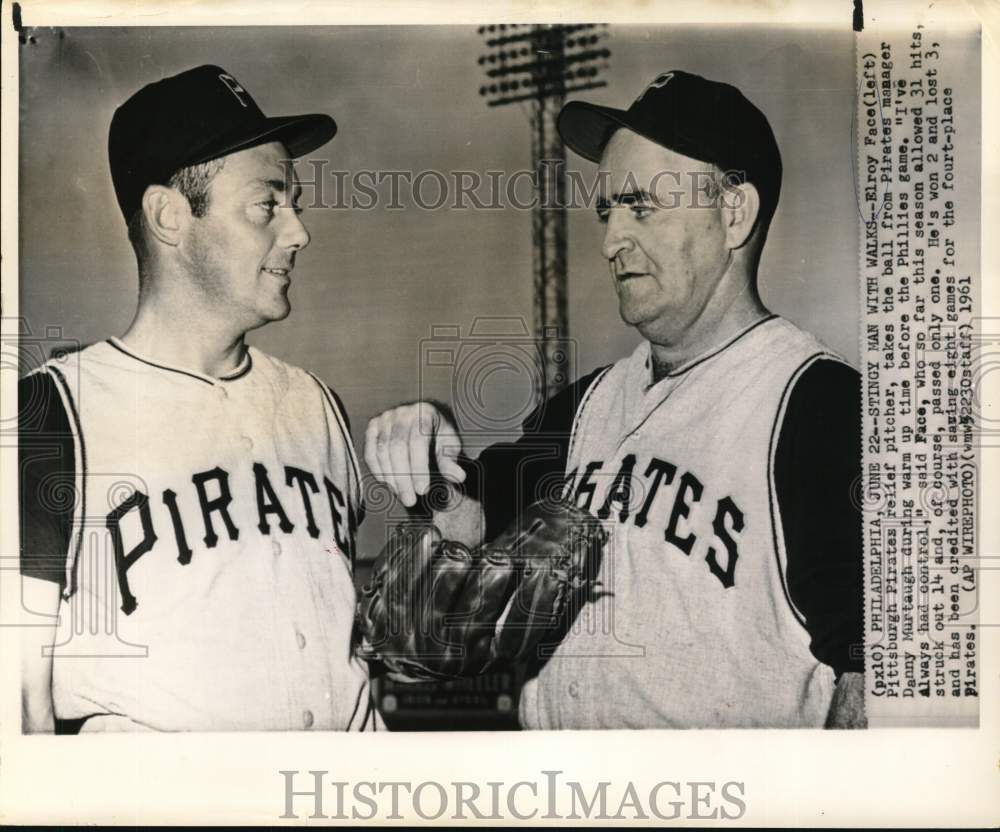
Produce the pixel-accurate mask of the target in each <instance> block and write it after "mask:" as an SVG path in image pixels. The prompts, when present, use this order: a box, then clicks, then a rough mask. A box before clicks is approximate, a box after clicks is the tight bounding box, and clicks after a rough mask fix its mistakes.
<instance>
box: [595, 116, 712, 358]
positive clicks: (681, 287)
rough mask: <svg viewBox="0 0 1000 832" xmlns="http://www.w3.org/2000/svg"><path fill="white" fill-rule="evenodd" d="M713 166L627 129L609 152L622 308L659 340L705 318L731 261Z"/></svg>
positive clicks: (613, 248)
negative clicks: (714, 193) (712, 192)
mask: <svg viewBox="0 0 1000 832" xmlns="http://www.w3.org/2000/svg"><path fill="white" fill-rule="evenodd" d="M713 172H714V169H713V167H712V165H710V164H709V163H707V162H700V161H697V160H695V159H691V158H689V157H687V156H681V155H680V154H679V153H675V152H673V151H671V150H667V149H666V148H665V147H661V146H660V145H658V144H654V143H653V142H651V141H649V140H648V139H644V138H643V137H642V136H639V135H637V134H636V133H633V132H632V131H631V130H627V129H625V128H622V129H620V130H618V131H617V132H616V133H615V134H614V135H613V136H612V137H611V141H609V142H608V145H607V147H606V148H605V150H604V155H603V156H602V158H601V167H600V172H599V177H600V178H599V190H598V196H599V200H598V207H597V214H598V218H599V219H600V221H601V222H602V223H604V224H606V226H607V230H606V232H605V235H604V244H603V246H602V253H603V254H604V256H605V257H606V258H607V259H608V263H609V265H610V268H611V277H612V280H613V281H614V286H615V290H616V291H617V293H618V311H619V313H620V314H621V316H622V320H624V321H625V323H627V324H629V325H631V326H635V327H637V328H638V329H639V331H640V332H641V333H642V334H643V336H644V337H646V338H647V339H648V340H650V341H652V342H653V343H664V344H667V343H674V342H676V340H677V338H678V337H679V336H681V335H683V333H684V332H685V331H686V330H687V329H688V328H690V327H691V326H692V325H693V324H694V323H696V322H697V320H698V318H699V317H700V315H701V314H702V312H703V311H704V309H705V306H706V304H707V303H708V301H709V300H710V299H711V297H712V294H713V293H714V291H715V289H716V287H717V286H718V284H719V281H720V279H721V278H722V275H723V274H724V273H725V270H726V267H727V266H728V264H729V261H730V251H729V248H728V247H727V245H726V235H725V230H724V228H723V225H722V215H721V211H720V208H719V204H718V200H710V199H709V198H708V196H707V195H706V191H705V189H706V186H707V184H708V182H709V179H710V177H711V176H712V174H713ZM699 188H700V189H701V192H700V193H699V192H698V189H699Z"/></svg>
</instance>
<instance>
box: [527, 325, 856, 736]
mask: <svg viewBox="0 0 1000 832" xmlns="http://www.w3.org/2000/svg"><path fill="white" fill-rule="evenodd" d="M831 357H832V358H837V357H836V356H832V355H831V353H830V352H829V351H828V350H827V349H826V348H825V347H823V346H822V345H821V344H820V343H819V342H818V341H817V340H815V339H814V338H813V337H812V336H811V335H808V334H807V333H805V332H803V331H801V330H799V329H798V328H796V327H795V326H794V325H792V324H791V323H789V322H787V321H785V320H783V319H780V318H777V317H773V316H772V317H770V318H766V319H764V320H763V321H760V322H758V323H756V324H754V325H753V326H751V327H748V328H747V329H745V330H744V331H743V332H742V333H740V334H739V335H737V336H736V337H735V338H733V339H731V340H730V341H729V342H728V343H727V344H725V345H723V346H722V347H720V348H718V349H716V350H714V351H712V352H711V353H709V354H708V355H706V356H703V357H701V358H700V359H698V360H696V361H694V362H692V363H690V364H688V365H687V366H685V367H681V368H679V369H678V370H676V371H675V372H672V373H671V374H670V375H668V376H667V377H665V378H663V379H661V380H660V381H659V382H658V383H655V384H651V382H652V375H651V363H650V347H649V344H648V342H644V343H643V344H642V345H641V346H640V347H639V348H638V349H636V351H635V352H634V353H633V354H632V355H631V356H630V357H629V358H626V359H623V360H621V361H619V362H618V363H616V364H614V365H613V366H612V367H610V368H609V369H607V370H606V371H605V372H604V373H603V375H602V376H600V377H598V378H597V379H596V380H595V381H594V382H593V383H592V384H591V385H590V387H589V389H588V391H587V394H586V396H585V398H584V399H583V401H582V402H581V404H580V407H579V409H578V411H577V415H576V419H575V422H574V425H573V432H572V436H571V439H570V445H569V453H568V462H567V473H566V477H567V489H568V491H569V493H570V494H572V495H573V496H574V497H575V501H576V503H577V504H578V505H580V506H582V507H584V508H587V509H589V510H590V511H591V512H592V513H594V514H596V515H597V516H598V517H600V518H601V519H602V520H605V521H606V526H607V528H608V530H609V533H610V537H609V542H608V544H607V545H606V547H605V550H604V552H603V557H602V562H601V567H600V572H599V587H598V589H597V591H596V592H595V593H594V596H593V597H592V598H591V599H590V600H589V601H588V603H586V604H585V605H584V607H583V609H582V610H581V612H580V615H579V616H578V618H577V620H576V621H575V623H574V625H573V627H572V629H571V631H570V633H569V634H568V635H567V636H566V638H565V639H564V640H563V641H562V642H561V643H560V645H559V646H558V647H557V648H556V650H555V651H554V655H553V656H552V657H551V658H550V659H549V660H548V661H547V663H545V664H544V665H543V666H542V668H541V670H540V671H539V673H538V675H537V676H535V677H534V678H532V679H530V680H529V681H528V682H527V683H526V685H525V687H524V690H523V693H522V699H521V706H520V716H521V722H522V724H523V725H524V726H525V727H529V728H627V727H662V728H669V727H713V728H721V727H754V726H762V727H792V726H821V725H822V724H823V721H824V719H825V717H826V715H827V712H828V710H829V706H830V702H831V698H832V694H833V689H834V674H833V671H832V669H831V668H830V667H829V666H827V665H825V664H822V663H821V662H819V661H818V660H817V659H816V658H815V656H813V655H812V653H811V652H810V650H809V635H808V633H807V631H806V629H805V627H804V625H803V619H802V616H801V614H800V612H799V611H798V610H797V609H796V608H795V606H794V604H793V603H792V601H791V598H790V596H789V593H788V591H787V587H786V581H785V550H784V534H783V531H782V526H781V517H780V516H779V513H778V511H777V502H776V500H775V495H774V454H775V448H776V444H777V437H778V432H779V429H780V426H781V422H782V416H783V409H784V407H785V405H786V403H787V398H788V394H789V391H790V390H791V389H792V386H793V385H794V383H795V381H796V379H797V378H798V377H799V376H800V375H801V374H802V373H803V372H804V371H805V370H806V369H807V368H808V367H809V366H810V365H811V364H812V363H813V362H815V361H817V360H819V359H821V358H831Z"/></svg>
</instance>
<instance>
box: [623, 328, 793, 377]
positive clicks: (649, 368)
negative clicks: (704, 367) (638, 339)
mask: <svg viewBox="0 0 1000 832" xmlns="http://www.w3.org/2000/svg"><path fill="white" fill-rule="evenodd" d="M777 317H778V316H777V315H775V314H773V313H772V314H770V315H766V316H765V317H763V318H759V319H758V320H756V321H754V322H753V323H752V324H748V325H747V326H745V327H743V329H741V330H740V331H739V332H737V333H736V334H735V335H734V336H733V337H732V338H730V339H729V340H728V341H725V342H723V343H722V344H719V345H718V346H715V347H711V348H709V349H708V350H706V351H705V352H703V353H702V354H701V355H699V356H696V357H695V358H692V359H691V360H690V361H688V362H687V363H686V364H682V365H681V366H680V367H678V368H677V369H676V370H673V371H671V372H669V373H667V374H666V375H665V376H664V377H663V378H661V379H660V381H663V380H664V379H668V378H677V377H678V376H682V375H684V374H685V373H687V372H690V371H691V370H693V369H694V368H695V367H697V366H698V365H699V364H703V363H704V362H706V361H708V360H709V359H710V358H714V357H715V356H717V355H718V354H719V353H721V352H723V351H724V350H727V349H729V347H731V346H732V345H733V344H735V343H736V342H737V341H739V340H740V339H741V338H742V337H743V336H745V335H747V334H748V333H749V332H751V331H752V330H754V329H756V328H757V327H759V326H760V325H761V324H766V323H767V322H768V321H773V320H774V319H775V318H777ZM639 349H640V350H642V352H643V367H644V368H645V372H646V389H647V390H650V389H652V388H653V387H655V386H656V385H657V384H659V383H660V382H659V381H657V382H654V381H653V365H652V361H653V351H652V347H651V346H650V343H649V341H643V342H642V343H641V344H640V345H639Z"/></svg>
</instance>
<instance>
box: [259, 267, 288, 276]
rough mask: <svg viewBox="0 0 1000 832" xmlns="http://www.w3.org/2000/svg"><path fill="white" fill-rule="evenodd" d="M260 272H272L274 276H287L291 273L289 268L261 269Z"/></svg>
mask: <svg viewBox="0 0 1000 832" xmlns="http://www.w3.org/2000/svg"><path fill="white" fill-rule="evenodd" d="M261 271H262V272H267V273H268V274H273V275H274V276H275V277H285V278H287V277H288V275H289V274H291V272H292V270H291V269H268V268H264V269H261Z"/></svg>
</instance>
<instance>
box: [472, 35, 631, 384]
mask: <svg viewBox="0 0 1000 832" xmlns="http://www.w3.org/2000/svg"><path fill="white" fill-rule="evenodd" d="M606 30H607V26H606V25H602V24H596V23H585V24H574V25H549V24H534V25H523V26H522V25H517V24H498V25H490V26H480V27H479V33H480V34H481V35H483V36H484V37H485V38H486V45H487V46H489V47H491V48H492V49H493V51H491V52H487V53H486V54H484V55H481V56H480V57H479V64H480V66H482V67H484V68H485V70H486V76H487V78H488V82H487V83H486V84H484V85H483V86H481V87H480V88H479V94H480V95H482V96H483V97H485V98H487V104H488V105H489V106H490V107H497V106H501V105H504V104H513V103H515V102H526V103H528V104H529V105H530V107H531V116H530V120H531V162H532V168H533V169H534V171H535V175H536V177H537V178H536V182H537V191H538V193H537V200H536V202H535V205H534V212H533V216H532V242H533V263H534V329H535V338H536V339H537V343H538V349H539V358H540V362H541V370H542V372H541V373H539V374H538V376H537V377H536V380H535V399H536V402H542V401H544V400H545V399H546V398H547V397H548V396H550V395H552V393H554V392H556V391H557V390H559V389H560V388H561V387H563V386H565V385H566V383H567V382H568V381H569V377H570V372H571V370H572V368H571V367H570V366H569V352H568V351H567V350H566V349H565V342H566V339H567V338H568V336H569V322H568V319H567V312H566V150H565V148H564V147H563V144H562V141H561V140H560V138H559V134H558V133H557V132H556V117H557V116H558V115H559V111H560V110H561V109H562V105H563V103H564V101H565V97H566V93H570V92H579V91H581V90H590V89H595V88H597V87H603V86H606V82H605V81H601V80H598V77H597V76H598V74H599V73H600V72H601V71H602V70H604V69H606V68H607V65H608V64H607V60H608V58H609V57H610V56H611V51H610V50H609V49H607V48H602V47H600V46H599V43H600V41H601V40H603V39H604V38H606V37H607V31H606Z"/></svg>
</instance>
